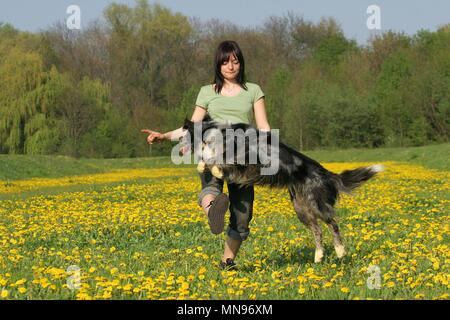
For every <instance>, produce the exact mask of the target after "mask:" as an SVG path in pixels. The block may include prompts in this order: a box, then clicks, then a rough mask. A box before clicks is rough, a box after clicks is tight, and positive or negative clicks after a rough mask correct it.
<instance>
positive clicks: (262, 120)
mask: <svg viewBox="0 0 450 320" xmlns="http://www.w3.org/2000/svg"><path fill="white" fill-rule="evenodd" d="M253 111H254V112H255V120H256V126H257V127H258V129H259V130H262V131H270V125H269V122H268V121H267V114H266V105H265V103H264V98H261V99H259V100H258V101H256V102H255V104H254V105H253Z"/></svg>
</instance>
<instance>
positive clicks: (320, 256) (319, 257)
mask: <svg viewBox="0 0 450 320" xmlns="http://www.w3.org/2000/svg"><path fill="white" fill-rule="evenodd" d="M322 259H323V250H316V253H315V254H314V263H320V262H322Z"/></svg>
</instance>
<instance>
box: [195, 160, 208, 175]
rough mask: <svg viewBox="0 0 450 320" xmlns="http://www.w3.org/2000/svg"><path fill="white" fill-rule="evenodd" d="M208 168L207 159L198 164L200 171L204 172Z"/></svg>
mask: <svg viewBox="0 0 450 320" xmlns="http://www.w3.org/2000/svg"><path fill="white" fill-rule="evenodd" d="M205 169H206V163H205V161H199V163H198V165H197V171H198V172H200V173H203V172H204V171H205Z"/></svg>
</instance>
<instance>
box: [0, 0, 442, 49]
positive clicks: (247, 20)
mask: <svg viewBox="0 0 450 320" xmlns="http://www.w3.org/2000/svg"><path fill="white" fill-rule="evenodd" d="M112 2H117V3H125V4H128V5H130V6H134V4H135V1H134V0H115V1H110V0H13V1H10V0H1V2H0V22H9V23H11V24H12V25H14V26H15V27H16V28H18V29H20V30H27V31H38V30H41V29H45V28H46V27H48V26H50V25H51V24H53V23H54V22H57V21H65V20H66V18H67V17H68V14H67V13H66V9H67V7H68V6H69V5H72V4H75V5H78V6H79V7H80V8H81V21H82V27H83V26H86V25H87V24H88V23H89V21H92V20H94V19H95V18H98V17H100V16H101V15H102V12H103V9H104V8H105V7H106V6H107V5H108V4H110V3H112ZM149 2H150V3H154V2H155V1H149ZM157 2H158V3H160V4H162V5H164V6H165V7H168V8H170V9H171V10H172V11H173V12H181V13H182V14H184V15H186V16H189V17H194V16H195V17H198V18H200V19H201V20H202V21H206V20H208V19H211V18H218V19H220V20H223V21H230V22H233V23H235V24H237V25H241V26H257V25H261V24H262V23H263V22H264V21H265V20H266V19H267V17H269V16H270V15H278V16H281V15H283V14H285V13H287V12H288V11H293V12H295V13H298V14H300V15H303V17H304V18H306V19H307V20H311V21H314V22H317V21H319V20H320V18H321V17H334V18H335V19H336V20H337V21H338V22H339V23H340V24H341V26H342V28H343V30H344V32H345V34H346V36H347V37H349V38H352V39H356V40H357V41H358V43H360V44H364V43H365V42H366V40H367V39H368V38H369V36H370V35H371V32H372V33H373V32H374V31H370V30H369V29H368V28H367V26H366V20H367V18H368V16H369V15H368V14H367V13H366V9H367V7H368V6H369V5H373V4H375V5H378V6H379V7H380V9H381V31H387V30H395V31H404V32H406V33H407V34H414V33H415V32H417V31H418V30H420V29H428V30H436V29H437V27H439V26H440V25H443V24H446V23H450V0H433V1H424V0H395V1H394V0H341V1H337V0H308V1H306V0H276V1H273V0H227V1H223V4H221V5H220V4H219V1H213V0H159V1H157Z"/></svg>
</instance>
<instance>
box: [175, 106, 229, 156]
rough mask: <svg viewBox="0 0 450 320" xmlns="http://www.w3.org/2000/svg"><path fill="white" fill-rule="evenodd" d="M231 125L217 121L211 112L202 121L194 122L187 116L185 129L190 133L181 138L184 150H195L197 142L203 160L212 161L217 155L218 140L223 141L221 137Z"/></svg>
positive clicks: (184, 151)
mask: <svg viewBox="0 0 450 320" xmlns="http://www.w3.org/2000/svg"><path fill="white" fill-rule="evenodd" d="M229 127H230V125H229V124H220V123H217V122H216V121H214V120H213V119H212V118H211V116H210V115H209V114H206V116H205V117H204V119H203V120H202V121H201V122H193V121H191V120H189V119H188V118H185V120H184V125H183V129H184V130H187V132H188V133H189V134H186V135H185V136H183V138H182V140H181V144H182V149H181V150H182V152H183V153H186V152H187V151H188V150H191V152H192V151H194V145H195V143H199V144H200V145H199V147H198V148H197V150H196V151H198V152H199V153H200V154H199V156H201V157H202V160H204V161H207V162H211V161H212V158H213V157H214V156H215V155H217V154H216V150H218V147H217V142H221V141H222V139H219V138H221V137H223V135H224V130H225V129H226V128H229ZM196 139H197V140H196Z"/></svg>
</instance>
